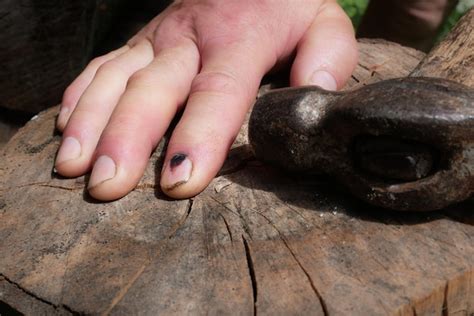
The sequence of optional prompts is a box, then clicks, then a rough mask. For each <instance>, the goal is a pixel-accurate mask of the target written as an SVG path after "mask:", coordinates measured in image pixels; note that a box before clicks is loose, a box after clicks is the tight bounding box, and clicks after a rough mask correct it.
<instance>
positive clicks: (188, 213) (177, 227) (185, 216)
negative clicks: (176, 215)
mask: <svg viewBox="0 0 474 316" xmlns="http://www.w3.org/2000/svg"><path fill="white" fill-rule="evenodd" d="M193 204H194V199H189V200H188V207H187V210H186V213H185V214H184V216H183V217H182V218H181V219H180V220H179V221H178V223H177V224H176V225H175V226H174V227H173V228H172V229H171V233H170V234H169V235H168V239H173V238H174V236H175V235H176V233H177V232H178V230H179V229H180V228H181V227H182V226H183V225H184V223H186V220H187V219H188V217H189V215H190V214H191V211H192V209H193Z"/></svg>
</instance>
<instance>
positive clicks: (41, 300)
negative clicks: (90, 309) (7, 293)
mask: <svg viewBox="0 0 474 316" xmlns="http://www.w3.org/2000/svg"><path fill="white" fill-rule="evenodd" d="M0 278H3V279H4V280H5V281H6V282H7V283H9V284H11V285H12V286H14V287H16V288H17V289H19V290H20V291H22V292H23V293H25V294H26V295H28V296H29V297H31V298H33V299H35V300H37V301H39V302H41V303H43V304H46V305H49V306H51V307H53V308H54V309H63V310H64V311H66V312H69V313H70V314H72V315H82V314H83V313H80V312H77V311H74V310H73V309H71V308H70V307H69V306H67V305H64V304H60V305H56V304H54V303H52V302H50V301H48V300H46V299H44V298H42V297H39V296H38V295H36V294H35V293H33V292H31V291H29V290H27V289H25V288H23V287H22V286H21V285H20V284H18V283H16V282H14V281H13V280H11V279H10V278H8V277H7V276H6V275H4V274H3V273H0Z"/></svg>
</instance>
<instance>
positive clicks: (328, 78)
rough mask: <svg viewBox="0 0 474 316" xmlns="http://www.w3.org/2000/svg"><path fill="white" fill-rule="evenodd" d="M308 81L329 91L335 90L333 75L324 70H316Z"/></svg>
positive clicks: (335, 83) (335, 84) (335, 82)
mask: <svg viewBox="0 0 474 316" xmlns="http://www.w3.org/2000/svg"><path fill="white" fill-rule="evenodd" d="M308 83H309V84H311V85H314V86H319V87H321V88H323V89H325V90H329V91H335V90H337V81H336V79H334V77H333V75H331V74H330V73H329V72H327V71H324V70H316V71H315V72H314V73H313V75H312V76H311V78H310V79H309V82H308Z"/></svg>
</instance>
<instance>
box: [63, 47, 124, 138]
mask: <svg viewBox="0 0 474 316" xmlns="http://www.w3.org/2000/svg"><path fill="white" fill-rule="evenodd" d="M129 49H130V47H129V46H127V45H125V46H122V47H121V48H119V49H117V50H114V51H112V52H110V53H108V54H107V55H103V56H100V57H97V58H94V59H93V60H91V62H90V63H89V64H88V65H87V67H86V68H85V69H84V71H83V72H82V73H81V74H80V75H79V76H77V78H76V79H74V81H73V82H72V83H71V84H70V85H69V86H68V87H67V88H66V90H65V91H64V95H63V100H62V102H61V109H60V111H59V115H58V119H57V120H56V127H57V128H58V129H59V130H60V131H63V130H64V128H65V127H66V124H67V121H68V120H69V117H70V116H71V114H72V112H73V111H74V109H75V108H76V105H77V103H78V101H79V98H80V97H81V95H82V94H83V93H84V91H85V90H86V88H87V87H88V86H89V84H90V83H91V82H92V79H93V78H94V76H95V74H96V72H97V69H99V67H100V66H102V65H103V64H104V63H106V62H108V61H109V60H112V59H114V58H116V57H118V56H120V55H122V54H123V53H125V52H126V51H128V50H129Z"/></svg>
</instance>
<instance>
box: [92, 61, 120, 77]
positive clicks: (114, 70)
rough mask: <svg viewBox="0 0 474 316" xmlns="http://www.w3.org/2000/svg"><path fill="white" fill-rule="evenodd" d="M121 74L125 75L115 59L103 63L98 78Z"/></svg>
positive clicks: (98, 70)
mask: <svg viewBox="0 0 474 316" xmlns="http://www.w3.org/2000/svg"><path fill="white" fill-rule="evenodd" d="M121 73H123V71H122V67H121V66H120V64H119V63H118V62H117V61H116V60H115V59H112V60H108V61H106V62H104V63H102V65H100V66H99V68H98V69H97V76H101V75H119V74H121Z"/></svg>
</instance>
